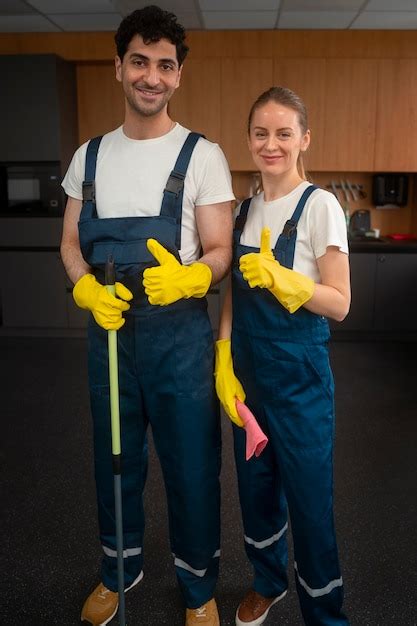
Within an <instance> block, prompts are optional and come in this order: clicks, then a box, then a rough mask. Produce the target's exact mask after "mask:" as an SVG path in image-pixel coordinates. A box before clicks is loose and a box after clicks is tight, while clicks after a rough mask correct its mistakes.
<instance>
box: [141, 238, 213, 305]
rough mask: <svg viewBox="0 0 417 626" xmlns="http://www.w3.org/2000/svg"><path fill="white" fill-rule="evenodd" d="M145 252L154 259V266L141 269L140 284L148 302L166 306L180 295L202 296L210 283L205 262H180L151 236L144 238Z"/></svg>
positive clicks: (209, 274)
mask: <svg viewBox="0 0 417 626" xmlns="http://www.w3.org/2000/svg"><path fill="white" fill-rule="evenodd" d="M147 246H148V250H149V252H150V253H151V254H152V255H153V256H154V257H155V259H156V260H157V261H158V263H159V266H158V267H149V268H148V269H146V270H145V271H144V272H143V286H144V288H145V293H146V295H147V296H148V300H149V303H150V304H157V305H160V306H166V305H167V304H172V303H173V302H176V301H177V300H181V298H191V297H194V298H203V297H204V296H205V295H206V293H207V291H208V289H209V287H210V284H211V278H212V274H211V269H210V268H209V266H208V265H206V264H205V263H192V264H191V265H181V263H180V262H179V261H177V259H176V258H175V257H174V255H173V254H171V252H168V250H167V249H166V248H164V247H163V246H162V245H161V244H160V243H158V241H156V240H155V239H148V241H147Z"/></svg>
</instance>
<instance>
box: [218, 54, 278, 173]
mask: <svg viewBox="0 0 417 626" xmlns="http://www.w3.org/2000/svg"><path fill="white" fill-rule="evenodd" d="M272 84H273V63H272V59H246V58H240V59H222V65H221V94H222V99H221V140H220V145H221V147H222V148H223V150H224V152H225V154H226V157H227V159H228V161H229V166H230V168H231V169H232V170H235V171H245V170H246V171H253V170H254V164H253V161H252V158H251V156H250V153H249V150H248V146H247V120H248V115H249V110H250V108H251V106H252V104H253V103H254V102H255V100H256V98H257V97H258V96H259V95H260V94H261V93H262V92H263V91H265V90H266V89H268V88H269V87H271V85H272Z"/></svg>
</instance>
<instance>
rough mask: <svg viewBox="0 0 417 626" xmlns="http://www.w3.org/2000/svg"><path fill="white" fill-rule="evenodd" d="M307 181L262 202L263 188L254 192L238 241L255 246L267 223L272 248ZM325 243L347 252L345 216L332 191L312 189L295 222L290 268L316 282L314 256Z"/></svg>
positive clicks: (317, 275)
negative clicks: (287, 192)
mask: <svg viewBox="0 0 417 626" xmlns="http://www.w3.org/2000/svg"><path fill="white" fill-rule="evenodd" d="M309 185H310V183H308V182H307V181H305V182H302V183H300V184H299V185H298V186H297V187H296V188H295V189H293V190H292V191H291V192H290V193H289V194H287V195H286V196H283V197H282V198H278V199H277V200H272V201H271V202H265V200H264V194H263V192H261V193H260V194H258V195H257V196H255V197H254V198H253V200H252V202H251V206H250V209H249V213H248V218H247V220H246V224H245V228H244V230H243V233H242V236H241V238H240V243H241V244H243V245H245V246H251V247H257V248H259V246H260V241H261V231H262V228H263V227H264V226H268V227H269V228H270V229H271V248H272V249H274V248H275V245H276V242H277V239H278V237H279V235H280V234H281V233H282V231H283V228H284V225H285V222H286V221H287V220H289V219H290V218H291V216H292V214H293V213H294V210H295V207H296V206H297V203H298V201H299V199H300V198H301V195H302V193H303V191H304V190H305V189H306V188H307V187H308V186H309ZM239 212H240V207H238V211H237V213H238V214H239ZM328 246H336V247H337V248H339V250H341V252H344V253H346V254H348V253H349V248H348V242H347V230H346V221H345V216H344V213H343V209H342V207H341V206H340V204H339V202H338V201H337V199H336V198H335V196H334V195H333V194H332V193H330V192H329V191H325V190H324V189H316V190H315V191H313V193H312V194H311V196H310V197H309V198H308V200H307V202H306V204H305V207H304V210H303V212H302V214H301V217H300V219H299V222H298V225H297V241H296V244H295V252H294V266H293V269H294V270H296V271H297V272H300V273H301V274H305V275H306V276H310V278H312V279H313V280H314V281H315V282H317V283H319V282H321V279H320V273H319V270H318V266H317V261H316V259H318V258H320V257H321V256H323V254H325V252H326V249H327V247H328Z"/></svg>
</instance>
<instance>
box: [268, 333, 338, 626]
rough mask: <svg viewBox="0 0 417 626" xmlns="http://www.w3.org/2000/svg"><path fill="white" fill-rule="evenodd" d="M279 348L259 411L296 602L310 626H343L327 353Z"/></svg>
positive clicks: (291, 346) (288, 346) (321, 348)
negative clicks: (280, 502)
mask: <svg viewBox="0 0 417 626" xmlns="http://www.w3.org/2000/svg"><path fill="white" fill-rule="evenodd" d="M310 350H311V351H312V354H314V368H312V367H311V366H310V365H309V363H310V357H311V354H310ZM285 352H286V354H285V358H286V359H287V361H285V362H283V363H279V362H278V363H277V371H278V372H279V375H278V376H277V378H276V379H275V390H276V391H275V394H274V396H275V397H274V398H273V400H274V401H273V402H271V401H270V400H269V399H267V401H266V402H265V407H264V408H265V413H266V417H267V420H268V424H269V427H270V432H271V443H272V445H273V446H274V447H275V449H276V455H277V459H278V462H279V466H280V472H281V477H282V481H283V485H284V489H285V494H286V498H287V502H288V509H289V514H290V517H291V529H292V535H293V541H294V560H295V563H296V575H295V578H296V583H297V592H298V595H299V599H300V606H301V610H302V613H303V618H304V621H305V623H306V624H308V625H310V626H319V625H320V626H322V625H326V626H327V625H332V626H336V625H337V626H342V625H343V626H345V625H346V624H348V621H347V619H346V617H345V615H344V614H343V612H342V610H341V607H342V603H343V583H342V577H341V573H340V568H339V559H338V553H337V545H336V535H335V528H334V519H333V430H334V410H333V384H332V383H333V381H332V377H331V374H330V373H329V371H328V359H327V350H326V348H325V347H324V346H308V345H304V346H303V345H295V344H290V343H287V344H286V345H285ZM289 355H291V357H292V358H293V359H294V363H295V366H293V365H292V362H291V363H288V359H289ZM285 371H287V374H285ZM295 372H298V378H296V376H295ZM323 381H328V386H324V385H323ZM286 398H291V403H289V402H286Z"/></svg>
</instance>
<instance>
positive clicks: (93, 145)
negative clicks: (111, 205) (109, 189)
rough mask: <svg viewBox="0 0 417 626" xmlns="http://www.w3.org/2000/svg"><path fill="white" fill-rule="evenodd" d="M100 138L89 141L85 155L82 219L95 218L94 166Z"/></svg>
mask: <svg viewBox="0 0 417 626" xmlns="http://www.w3.org/2000/svg"><path fill="white" fill-rule="evenodd" d="M101 140H102V136H100V137H94V139H90V141H89V142H88V146H87V153H86V155H85V170H84V181H83V205H82V209H81V216H80V217H82V219H88V218H92V217H97V208H96V182H95V178H96V165H97V154H98V149H99V147H100V142H101Z"/></svg>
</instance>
